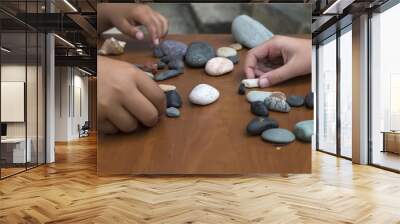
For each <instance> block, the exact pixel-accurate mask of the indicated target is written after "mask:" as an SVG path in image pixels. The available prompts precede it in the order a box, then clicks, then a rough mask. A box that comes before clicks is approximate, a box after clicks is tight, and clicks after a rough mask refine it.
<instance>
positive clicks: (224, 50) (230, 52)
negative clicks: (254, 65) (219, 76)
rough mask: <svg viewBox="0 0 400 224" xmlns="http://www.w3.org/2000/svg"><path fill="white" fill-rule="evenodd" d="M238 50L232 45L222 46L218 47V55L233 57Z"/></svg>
mask: <svg viewBox="0 0 400 224" xmlns="http://www.w3.org/2000/svg"><path fill="white" fill-rule="evenodd" d="M236 55H237V52H236V50H235V49H233V48H231V47H220V48H218V49H217V56H218V57H224V58H227V57H231V56H236Z"/></svg>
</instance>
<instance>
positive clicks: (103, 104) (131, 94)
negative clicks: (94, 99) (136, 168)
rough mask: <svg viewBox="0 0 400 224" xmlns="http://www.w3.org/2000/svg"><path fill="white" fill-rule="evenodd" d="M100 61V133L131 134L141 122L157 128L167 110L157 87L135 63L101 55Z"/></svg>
mask: <svg viewBox="0 0 400 224" xmlns="http://www.w3.org/2000/svg"><path fill="white" fill-rule="evenodd" d="M97 62H98V64H97V67H98V71H99V74H98V82H99V83H98V86H99V88H98V105H99V108H98V111H99V115H98V120H99V129H100V131H102V132H104V133H116V132H118V131H122V132H132V131H134V130H135V129H136V128H137V127H138V123H141V124H143V125H145V126H147V127H152V126H154V125H155V124H156V123H157V121H158V119H159V116H160V115H161V114H163V113H164V111H165V107H166V106H165V95H164V92H163V91H162V90H161V89H160V88H159V87H158V85H157V84H156V83H155V82H154V81H153V80H151V79H150V78H149V77H147V76H146V74H144V72H142V71H141V70H139V69H138V68H136V67H135V66H133V65H132V64H129V63H126V62H122V61H117V60H114V59H110V58H106V57H101V56H99V57H97Z"/></svg>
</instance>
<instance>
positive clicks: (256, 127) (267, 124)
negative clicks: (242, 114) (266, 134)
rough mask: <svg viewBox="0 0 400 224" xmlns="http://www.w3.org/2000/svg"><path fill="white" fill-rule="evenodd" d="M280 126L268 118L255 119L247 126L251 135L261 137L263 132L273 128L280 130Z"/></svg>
mask: <svg viewBox="0 0 400 224" xmlns="http://www.w3.org/2000/svg"><path fill="white" fill-rule="evenodd" d="M278 127H279V124H278V122H277V121H275V120H274V119H271V118H268V117H255V118H253V119H252V120H251V121H250V123H249V124H248V125H247V128H246V131H247V134H249V135H260V134H261V133H262V132H263V131H265V130H267V129H271V128H278Z"/></svg>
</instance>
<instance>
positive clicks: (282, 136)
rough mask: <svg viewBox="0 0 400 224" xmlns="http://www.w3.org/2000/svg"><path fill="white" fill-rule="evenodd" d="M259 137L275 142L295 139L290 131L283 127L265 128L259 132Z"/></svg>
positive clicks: (284, 142)
mask: <svg viewBox="0 0 400 224" xmlns="http://www.w3.org/2000/svg"><path fill="white" fill-rule="evenodd" d="M261 137H262V139H263V140H265V141H267V142H272V143H277V144H288V143H291V142H293V141H294V140H295V139H296V137H295V136H294V134H293V133H292V132H291V131H289V130H287V129H283V128H271V129H268V130H265V131H264V132H263V133H262V134H261Z"/></svg>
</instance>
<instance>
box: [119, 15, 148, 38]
mask: <svg viewBox="0 0 400 224" xmlns="http://www.w3.org/2000/svg"><path fill="white" fill-rule="evenodd" d="M115 26H116V27H117V28H118V29H119V30H120V31H121V32H122V33H124V34H126V35H128V36H130V37H132V38H136V39H138V40H143V38H144V35H143V32H142V31H141V30H140V29H139V28H138V27H135V26H133V25H132V24H131V23H130V22H129V21H128V20H126V19H123V20H121V21H119V22H118V23H117V24H116V25H115Z"/></svg>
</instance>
